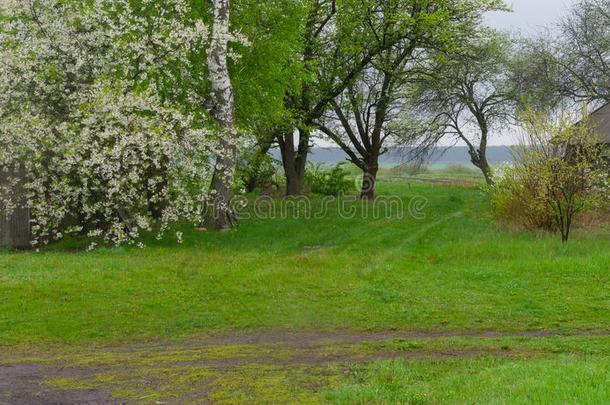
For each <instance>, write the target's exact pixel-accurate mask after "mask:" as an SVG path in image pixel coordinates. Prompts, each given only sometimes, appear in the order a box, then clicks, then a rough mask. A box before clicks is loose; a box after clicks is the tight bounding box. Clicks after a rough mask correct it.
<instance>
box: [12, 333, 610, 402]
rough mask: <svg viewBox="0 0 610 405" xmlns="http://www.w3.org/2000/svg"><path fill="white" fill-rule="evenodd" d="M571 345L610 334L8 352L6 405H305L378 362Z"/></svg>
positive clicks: (326, 337) (259, 338)
mask: <svg viewBox="0 0 610 405" xmlns="http://www.w3.org/2000/svg"><path fill="white" fill-rule="evenodd" d="M562 337H582V338H604V339H605V338H610V331H600V332H586V333H578V334H569V335H565V334H561V333H558V332H553V331H538V332H524V333H499V332H481V333H472V332H447V333H442V332H439V333H419V332H394V331H393V332H379V333H354V332H349V331H344V332H332V333H323V332H312V331H308V332H290V331H275V332H274V331H264V332H250V333H243V334H236V333H232V334H229V333H226V334H222V335H218V336H215V337H206V338H200V339H190V340H188V341H184V342H180V343H163V344H146V345H144V344H139V345H129V346H120V347H110V348H92V349H91V348H90V349H82V348H81V349H79V350H78V351H74V350H69V349H66V350H61V351H54V352H52V353H28V354H14V353H13V354H11V353H9V352H6V351H0V405H9V404H10V405H21V404H28V405H29V404H62V405H64V404H123V403H150V404H166V403H179V404H182V403H217V402H226V403H239V402H243V401H247V400H248V399H250V400H252V398H257V395H258V396H260V395H263V394H262V393H261V392H262V391H261V389H262V388H261V386H262V387H266V386H267V385H268V386H269V387H273V388H269V389H271V390H272V391H274V392H273V394H274V395H280V394H282V392H280V391H281V389H284V388H285V387H289V388H287V391H286V395H287V397H286V398H292V397H291V396H295V395H296V396H295V397H294V398H295V402H299V401H301V400H303V401H305V399H307V398H309V397H307V396H306V394H307V392H305V391H302V392H301V387H307V389H308V390H309V391H310V392H311V393H315V392H319V391H320V390H323V389H324V388H325V387H326V385H327V384H328V382H327V381H331V380H333V378H335V377H340V376H341V374H342V373H344V370H346V369H347V368H349V367H352V366H354V365H358V364H364V363H367V362H370V361H374V360H382V359H395V358H401V359H412V360H427V359H437V360H438V359H441V360H442V359H452V358H474V357H479V356H494V357H511V356H513V357H524V356H532V355H536V353H535V351H532V350H530V349H528V348H526V347H521V348H520V347H517V346H515V347H512V348H511V347H509V348H507V345H506V344H501V343H500V342H502V341H505V340H507V339H515V340H516V341H522V340H523V339H528V340H540V339H548V338H562ZM460 339H462V340H465V341H468V342H469V343H468V344H459V343H456V342H459V341H460ZM473 341H474V342H475V343H473ZM495 342H498V343H495ZM273 384H275V385H273ZM279 387H282V388H281V389H280V388H279ZM290 387H292V388H290ZM242 391H243V392H242ZM276 391H277V392H276ZM309 391H308V392H309ZM278 392H279V393H278ZM295 392H297V393H300V394H299V395H303V397H298V395H297V394H295ZM236 393H237V394H236ZM240 395H241V396H240ZM265 395H266V394H265ZM277 398H283V397H280V396H278V397H277ZM297 398H298V399H299V401H296V399H297ZM239 399H241V401H240V400H239ZM279 400H280V399H278V401H279Z"/></svg>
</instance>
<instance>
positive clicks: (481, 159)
mask: <svg viewBox="0 0 610 405" xmlns="http://www.w3.org/2000/svg"><path fill="white" fill-rule="evenodd" d="M485 149H486V146H482V147H480V148H479V149H478V150H477V149H475V148H474V147H473V146H472V145H469V146H468V153H469V154H470V161H471V162H472V164H473V165H475V166H476V167H478V168H479V169H480V170H481V172H482V173H483V176H484V177H485V182H486V183H487V185H488V186H493V185H494V184H495V183H494V180H493V174H492V170H491V166H490V165H489V162H488V161H487V155H486V150H485Z"/></svg>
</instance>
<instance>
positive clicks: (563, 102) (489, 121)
mask: <svg viewBox="0 0 610 405" xmlns="http://www.w3.org/2000/svg"><path fill="white" fill-rule="evenodd" d="M306 10H307V13H306V14H305V15H307V18H305V19H304V20H302V24H303V32H302V34H301V36H300V38H301V42H299V43H298V44H297V45H299V46H298V47H297V48H296V49H297V50H299V51H300V52H299V53H298V57H297V58H296V59H295V60H297V61H298V62H299V63H300V62H302V64H300V66H301V68H300V69H301V70H300V71H299V72H300V73H301V76H299V79H298V80H297V81H295V82H294V83H295V84H296V87H292V88H290V89H287V91H286V101H285V106H284V107H285V112H286V113H285V115H284V116H285V117H286V118H287V119H285V120H281V121H280V125H279V126H276V127H274V128H272V129H271V130H270V131H269V132H263V133H260V132H259V133H258V134H257V135H258V141H259V145H260V146H261V149H260V153H266V152H267V151H268V150H269V148H270V146H271V145H272V144H273V143H274V142H276V143H277V145H278V146H279V148H280V151H281V154H282V163H283V168H284V172H285V176H286V184H287V187H286V191H287V194H288V195H298V194H302V193H303V179H304V171H305V168H306V161H307V155H308V152H309V148H310V147H311V144H312V136H318V137H323V138H327V139H330V140H332V141H333V142H334V143H335V144H336V145H337V146H339V147H340V148H341V149H342V150H343V151H344V152H345V154H346V155H347V156H348V159H349V160H350V161H351V162H352V163H353V164H355V165H356V166H357V167H359V168H360V169H361V170H362V171H363V179H364V181H363V187H362V197H363V198H373V197H374V195H375V183H376V176H377V171H378V169H379V158H380V156H381V155H382V154H383V153H385V152H386V151H387V150H388V148H389V147H390V146H409V147H410V149H412V150H414V151H415V152H416V153H417V154H419V155H418V157H421V156H425V154H426V153H427V152H428V151H429V150H431V148H433V147H434V146H435V145H437V144H438V142H439V141H440V140H441V139H444V140H448V139H449V140H454V141H456V142H461V143H463V144H465V145H466V146H467V147H468V151H469V154H470V157H471V161H472V163H473V165H475V166H476V167H477V168H479V169H480V170H481V172H482V173H483V175H484V176H485V179H486V180H487V182H488V184H493V182H494V180H493V173H492V169H491V166H490V164H489V162H488V159H487V146H488V143H489V141H490V138H491V137H493V136H498V135H502V134H505V133H506V132H507V130H508V128H509V127H511V126H512V127H514V126H518V125H519V122H520V119H519V117H520V115H521V114H523V113H524V112H525V111H529V109H530V108H532V107H533V108H535V109H536V111H538V112H545V113H547V114H553V113H554V112H556V111H557V109H559V108H566V106H567V105H569V106H576V108H575V110H580V108H581V107H580V105H577V104H578V103H580V102H586V103H587V104H588V105H592V106H597V105H599V104H601V103H606V102H608V101H610V98H609V92H610V87H609V84H610V81H609V79H608V78H609V77H610V76H609V75H608V72H609V70H608V69H609V66H610V65H609V62H610V33H609V28H608V27H609V24H608V23H609V21H608V18H609V16H610V1H608V0H583V1H581V2H580V3H578V4H577V5H575V6H574V7H573V8H572V9H571V11H570V13H569V14H568V15H567V16H566V17H565V18H564V19H562V20H561V21H558V22H557V24H555V25H554V26H552V27H549V28H548V30H547V31H546V32H545V33H543V34H540V35H539V36H538V37H535V38H516V37H510V36H509V35H508V34H506V33H500V32H497V31H494V30H492V29H490V28H487V27H485V26H484V24H483V21H482V19H483V16H484V14H485V13H486V12H490V11H499V10H507V9H506V8H505V5H504V4H503V3H502V2H500V1H479V2H459V1H447V2H442V1H374V2H368V3H367V2H364V3H363V2H355V3H352V4H350V3H349V2H339V3H337V2H336V1H331V0H329V1H316V2H310V3H309V4H308V7H306ZM346 33H347V34H346ZM297 38H299V37H298V36H297Z"/></svg>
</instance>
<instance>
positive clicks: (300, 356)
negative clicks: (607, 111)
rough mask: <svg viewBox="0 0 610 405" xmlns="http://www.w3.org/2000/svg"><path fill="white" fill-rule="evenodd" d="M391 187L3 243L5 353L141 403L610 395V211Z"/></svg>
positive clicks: (48, 382)
mask: <svg viewBox="0 0 610 405" xmlns="http://www.w3.org/2000/svg"><path fill="white" fill-rule="evenodd" d="M424 175H425V174H422V175H421V176H424ZM380 192H381V194H382V195H384V196H397V197H399V198H400V199H401V201H402V208H400V210H402V211H401V212H398V211H397V210H394V211H392V212H388V213H386V214H388V215H379V212H377V211H375V208H374V207H371V206H364V207H363V206H362V204H363V203H361V202H356V201H352V200H348V201H343V202H338V201H330V202H329V201H325V200H323V199H321V198H313V200H312V202H311V207H310V208H311V210H312V211H313V212H322V209H324V215H320V216H319V217H316V216H315V215H311V217H308V216H307V215H305V213H304V212H303V211H300V214H299V215H297V214H296V211H294V209H292V208H290V209H288V211H287V212H288V214H289V215H284V217H282V218H275V219H265V218H256V217H255V216H254V215H253V214H254V213H253V211H252V210H250V211H246V213H250V214H251V215H250V218H244V219H242V220H241V223H240V227H239V229H237V230H235V231H233V232H231V233H226V234H219V233H215V232H196V231H194V230H192V229H191V228H190V227H185V228H184V230H183V232H184V243H183V244H178V243H177V242H176V241H175V238H173V237H172V236H171V235H168V236H167V237H166V239H165V240H162V241H156V240H154V239H153V238H151V239H150V240H147V241H146V242H147V243H146V248H145V249H143V250H141V249H137V248H119V249H113V248H105V249H99V250H96V251H94V252H85V251H84V247H86V245H85V244H84V242H82V241H78V240H71V241H64V242H62V243H61V244H59V245H56V246H52V247H49V248H47V249H45V250H43V251H42V252H39V253H34V252H9V251H6V250H5V251H2V252H0V370H1V368H2V364H5V365H6V366H7V367H11V366H12V367H18V366H19V365H24V364H36V365H38V366H39V367H41V370H43V371H41V377H40V384H42V385H43V386H45V387H47V389H54V390H60V391H65V392H72V391H74V392H76V391H86V390H102V391H104V392H107V393H110V394H111V395H112V396H113V397H114V398H119V399H121V400H126V401H130V402H135V403H155V401H161V402H163V403H166V402H167V403H172V402H173V403H189V402H192V403H201V401H204V400H205V401H209V402H213V403H286V402H293V403H318V402H322V403H324V402H330V403H339V404H351V403H362V404H368V403H387V404H395V403H481V404H483V403H531V402H534V403H549V404H550V403H604V402H607V400H608V399H610V360H609V359H610V229H609V228H608V227H602V228H599V229H594V230H585V229H581V230H578V231H577V232H576V234H575V236H574V239H573V241H572V242H571V243H569V244H568V245H563V244H562V243H561V241H560V239H559V238H558V237H557V236H554V235H549V234H545V233H530V232H516V231H513V230H510V229H507V228H505V227H503V226H501V225H498V224H497V223H495V222H494V220H493V217H492V213H491V208H490V205H489V201H488V197H487V195H486V194H485V193H484V192H483V191H481V190H480V189H479V188H478V187H461V186H457V185H455V186H454V185H451V184H445V185H439V184H429V183H427V182H420V181H417V180H416V179H415V180H409V181H404V180H396V179H392V176H391V175H388V176H387V177H386V180H384V181H382V182H381V184H380ZM267 203H269V202H268V201H267ZM273 204H275V206H276V207H277V206H279V205H281V204H283V203H282V202H275V203H273ZM266 207H267V208H268V206H266ZM293 208H294V207H293ZM351 209H353V210H354V211H353V212H355V213H356V214H355V215H354V216H353V218H348V217H346V214H345V212H348V213H349V212H352V211H350V210H351ZM409 210H411V211H413V210H415V211H416V212H415V215H408V212H409ZM341 212H343V215H342V214H341ZM376 212H377V214H378V215H376ZM401 214H404V215H401ZM279 216H281V215H279ZM347 216H350V215H347ZM278 336H279V337H278ZM58 368H60V369H65V368H69V369H75V370H81V372H78V373H76V375H74V373H72V374H68V375H59V374H58V373H53V372H50V371H49V372H46V371H45V370H47V371H48V370H56V369H58ZM0 374H1V373H0ZM202 387H205V389H203V388H202ZM1 388H2V385H1V383H0V391H2V390H1ZM6 395H8V396H7V398H8V399H6V401H9V402H8V403H10V393H9V394H6ZM2 401H3V397H2V394H0V404H2V403H3V402H2ZM205 401H204V402H205ZM156 403H159V402H156Z"/></svg>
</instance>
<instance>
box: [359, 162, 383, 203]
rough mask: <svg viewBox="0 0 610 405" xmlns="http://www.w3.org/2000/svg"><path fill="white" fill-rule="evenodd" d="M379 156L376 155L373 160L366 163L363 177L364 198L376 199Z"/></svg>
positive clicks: (362, 196)
mask: <svg viewBox="0 0 610 405" xmlns="http://www.w3.org/2000/svg"><path fill="white" fill-rule="evenodd" d="M377 160H378V158H377V157H375V159H374V161H373V162H369V163H366V166H365V167H366V170H364V174H363V178H362V191H361V193H360V198H361V199H363V200H374V199H375V190H376V187H377V172H378V171H379V163H378V162H377Z"/></svg>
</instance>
